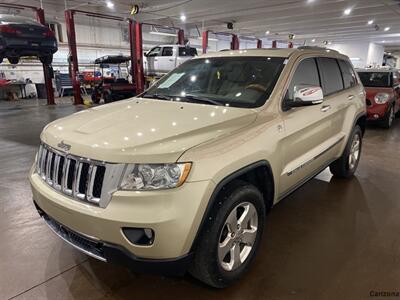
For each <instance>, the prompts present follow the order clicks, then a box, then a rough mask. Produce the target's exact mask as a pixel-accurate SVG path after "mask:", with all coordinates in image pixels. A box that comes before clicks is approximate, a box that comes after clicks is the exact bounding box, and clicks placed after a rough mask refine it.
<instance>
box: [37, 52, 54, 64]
mask: <svg viewBox="0 0 400 300" xmlns="http://www.w3.org/2000/svg"><path fill="white" fill-rule="evenodd" d="M39 60H40V62H41V63H42V64H44V65H51V63H52V62H53V55H52V54H49V55H43V56H39Z"/></svg>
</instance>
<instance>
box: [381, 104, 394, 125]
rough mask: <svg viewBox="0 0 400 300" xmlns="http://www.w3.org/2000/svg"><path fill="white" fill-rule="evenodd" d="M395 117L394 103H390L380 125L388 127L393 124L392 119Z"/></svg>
mask: <svg viewBox="0 0 400 300" xmlns="http://www.w3.org/2000/svg"><path fill="white" fill-rule="evenodd" d="M395 118H396V116H395V113H394V105H392V106H391V107H390V109H389V111H388V113H387V114H386V116H385V118H384V119H383V120H382V127H383V128H386V129H389V128H390V127H392V125H393V121H394V119H395Z"/></svg>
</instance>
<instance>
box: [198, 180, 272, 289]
mask: <svg viewBox="0 0 400 300" xmlns="http://www.w3.org/2000/svg"><path fill="white" fill-rule="evenodd" d="M217 201H218V204H217V207H215V209H213V213H212V214H211V216H209V217H208V218H207V222H208V223H206V224H205V226H204V228H203V231H202V233H201V236H200V239H199V241H198V247H197V249H196V252H195V258H194V262H193V265H192V268H191V269H190V272H191V274H192V275H193V276H194V277H196V278H197V279H199V280H201V281H203V282H204V283H206V284H208V285H210V286H213V287H216V288H223V287H226V286H228V285H230V284H231V283H232V282H234V281H235V280H237V279H239V278H240V277H241V276H242V275H243V274H244V273H245V272H246V271H247V269H248V268H249V266H250V263H251V261H252V260H253V258H254V256H255V253H256V251H257V248H258V246H259V243H260V239H261V236H262V232H263V227H264V221H265V204H264V200H263V197H262V194H261V193H260V191H259V190H258V189H257V188H256V187H255V186H253V185H251V184H247V183H245V182H241V181H237V182H235V184H233V185H231V186H230V187H229V188H227V189H226V191H225V192H224V195H222V196H221V197H219V199H218V200H217Z"/></svg>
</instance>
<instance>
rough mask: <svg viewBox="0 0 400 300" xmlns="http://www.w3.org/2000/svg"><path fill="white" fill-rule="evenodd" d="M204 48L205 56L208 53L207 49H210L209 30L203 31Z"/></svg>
mask: <svg viewBox="0 0 400 300" xmlns="http://www.w3.org/2000/svg"><path fill="white" fill-rule="evenodd" d="M201 45H202V48H203V54H206V53H207V48H208V30H206V31H203V35H202V43H201Z"/></svg>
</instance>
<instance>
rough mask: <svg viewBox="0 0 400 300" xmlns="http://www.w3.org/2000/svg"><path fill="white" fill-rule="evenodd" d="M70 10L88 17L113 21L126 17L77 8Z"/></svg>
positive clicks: (122, 19)
mask: <svg viewBox="0 0 400 300" xmlns="http://www.w3.org/2000/svg"><path fill="white" fill-rule="evenodd" d="M71 11H72V14H75V13H80V14H83V15H86V16H88V17H95V18H102V19H108V20H115V21H121V22H123V21H126V18H122V17H117V16H113V15H107V14H100V13H94V12H90V11H85V10H78V9H73V10H71Z"/></svg>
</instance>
